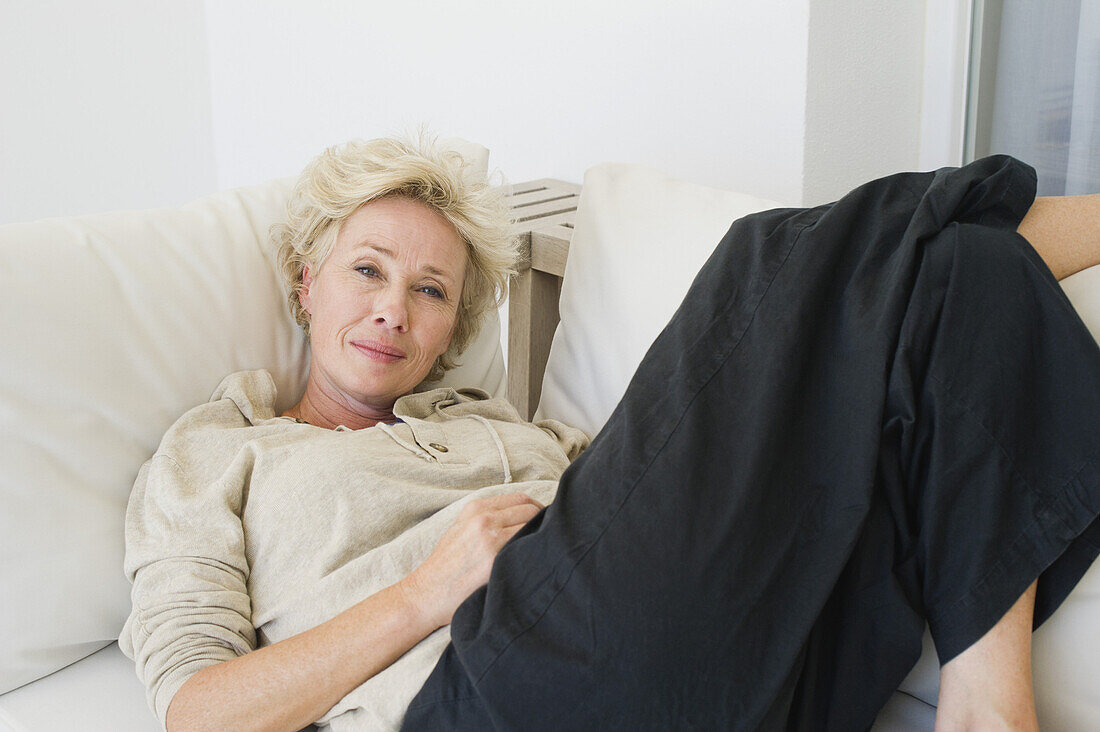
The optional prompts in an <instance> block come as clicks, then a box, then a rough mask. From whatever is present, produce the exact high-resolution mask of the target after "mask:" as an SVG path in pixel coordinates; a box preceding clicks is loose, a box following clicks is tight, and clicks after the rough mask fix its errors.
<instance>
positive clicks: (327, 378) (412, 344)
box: [299, 197, 466, 411]
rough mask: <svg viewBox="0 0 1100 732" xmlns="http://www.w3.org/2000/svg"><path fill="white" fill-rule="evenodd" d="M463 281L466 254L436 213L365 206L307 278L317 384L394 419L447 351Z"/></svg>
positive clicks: (404, 202) (410, 205) (404, 204)
mask: <svg viewBox="0 0 1100 732" xmlns="http://www.w3.org/2000/svg"><path fill="white" fill-rule="evenodd" d="M465 273H466V245H465V243H464V242H463V241H462V238H461V237H460V236H459V235H458V232H457V231H455V229H454V227H453V226H451V224H450V222H448V221H447V220H446V219H445V218H444V217H443V216H442V214H440V213H439V212H438V211H436V210H434V209H432V208H431V207H429V206H428V205H426V204H423V203H420V202H419V201H414V200H412V199H408V198H400V197H392V198H383V199H379V200H376V201H371V202H370V203H366V204H364V205H363V206H361V207H360V208H359V209H358V210H357V211H356V212H355V213H353V214H352V215H351V216H350V217H349V218H348V219H347V221H345V222H344V224H343V226H342V227H341V228H340V232H339V234H338V235H337V238H336V244H335V245H334V246H333V249H332V251H331V252H330V253H329V255H328V257H327V258H326V259H325V261H324V264H322V265H321V267H320V269H319V270H318V271H317V272H313V271H311V270H310V268H308V267H307V268H306V269H305V270H304V272H303V274H302V289H301V291H300V292H299V299H300V301H301V303H302V307H303V308H305V310H306V312H308V313H309V315H310V348H311V351H312V355H311V359H312V360H311V363H310V372H311V373H310V379H311V380H313V379H317V381H318V386H320V387H321V388H323V389H324V390H325V391H327V392H328V393H329V394H330V395H331V396H334V397H337V398H342V399H344V400H352V401H354V402H355V403H356V404H358V405H362V406H364V407H367V408H369V409H370V410H381V411H389V410H390V409H392V407H393V403H394V402H395V401H396V400H397V398H398V397H400V396H403V395H405V394H408V393H410V392H411V391H412V390H413V387H415V386H416V385H417V384H419V383H420V382H421V381H422V380H423V379H424V377H425V376H426V375H427V373H428V371H429V370H430V369H431V367H432V364H433V363H434V362H435V359H436V358H437V357H438V356H439V355H440V354H442V353H443V352H444V351H446V350H447V346H448V345H450V342H451V335H452V333H453V332H454V326H455V317H456V313H457V312H458V302H459V298H460V296H461V294H462V285H463V281H464V279H465ZM349 406H353V407H354V406H355V405H349Z"/></svg>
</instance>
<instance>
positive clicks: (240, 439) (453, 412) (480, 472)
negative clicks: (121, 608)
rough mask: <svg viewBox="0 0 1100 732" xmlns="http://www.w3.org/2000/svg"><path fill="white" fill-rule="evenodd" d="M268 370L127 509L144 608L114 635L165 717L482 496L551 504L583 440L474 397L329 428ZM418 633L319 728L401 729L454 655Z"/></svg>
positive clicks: (371, 579) (201, 427) (179, 430)
mask: <svg viewBox="0 0 1100 732" xmlns="http://www.w3.org/2000/svg"><path fill="white" fill-rule="evenodd" d="M274 404H275V384H274V382H273V381H272V379H271V376H270V374H268V372H266V371H243V372H239V373H236V374H232V375H231V376H229V377H227V378H226V379H225V380H224V381H223V382H222V384H221V385H220V386H219V387H218V389H217V390H216V391H215V393H214V395H213V397H212V398H211V401H210V402H209V403H207V404H204V405H201V406H199V407H196V408H195V409H192V410H191V411H189V412H188V413H187V414H185V415H184V416H183V417H181V418H180V419H179V421H177V422H176V423H175V424H174V425H173V426H172V428H171V429H170V430H169V431H168V433H167V434H166V435H165V436H164V439H163V441H162V442H161V445H160V448H159V449H158V450H157V452H156V454H155V455H154V456H153V457H152V458H151V459H150V460H149V461H148V462H147V463H146V464H145V465H144V466H143V467H142V469H141V471H140V473H139V474H138V478H137V481H136V483H135V484H134V490H133V493H132V494H131V496H130V502H129V506H128V507H127V511H126V563H125V568H126V573H127V575H128V576H129V578H130V581H131V582H132V583H133V592H132V600H133V610H132V612H131V614H130V617H129V619H128V620H127V621H126V624H125V626H124V627H123V629H122V634H121V635H120V637H119V645H120V646H121V648H122V650H123V652H124V653H126V655H128V656H129V657H130V658H132V659H134V661H135V663H136V666H137V674H138V676H139V678H141V680H142V681H143V682H144V683H145V685H146V688H147V690H148V691H147V693H148V700H149V704H150V706H151V707H152V709H153V710H154V711H155V712H156V714H157V716H158V717H159V719H160V721H161V724H162V725H163V724H164V720H165V715H166V714H167V710H168V704H169V702H171V700H172V697H173V696H174V695H175V693H176V692H177V691H178V690H179V688H180V686H182V685H183V683H184V682H185V681H186V680H187V679H188V678H189V677H190V676H191V675H193V674H194V673H196V672H198V671H199V670H200V669H202V668H204V667H206V666H210V665H213V664H216V663H219V662H221V661H225V660H229V659H232V658H234V657H235V656H237V655H241V654H244V653H248V652H249V651H251V650H254V649H255V648H257V647H260V646H264V645H267V644H270V643H275V642H277V641H279V640H282V639H284V638H287V637H290V636H292V635H294V634H296V633H299V632H301V631H303V630H307V629H309V628H312V627H314V626H316V625H319V624H320V623H322V622H324V621H325V620H327V619H329V618H331V617H333V616H334V615H336V614H338V613H340V612H341V611H343V610H345V609H346V608H348V607H350V606H352V605H354V604H355V603H357V602H359V601H360V600H362V599H363V598H365V597H368V596H369V595H371V594H373V593H375V592H377V591H379V590H381V589H383V588H384V587H386V586H388V585H391V584H393V583H394V582H396V581H398V580H400V579H401V578H402V577H404V576H405V575H407V574H408V573H409V572H410V571H412V570H413V569H414V568H415V567H416V566H417V565H419V564H420V563H421V562H422V561H423V560H424V559H425V558H426V557H427V556H428V554H429V553H431V550H432V549H433V548H434V547H435V544H436V542H437V541H438V540H439V537H440V536H441V535H442V534H443V532H444V531H445V530H446V528H447V527H448V526H450V525H451V523H452V522H453V521H454V519H455V517H456V516H457V515H458V512H459V511H460V510H461V508H462V506H463V505H464V504H465V503H467V502H468V501H469V500H471V499H472V498H475V497H478V496H487V495H496V494H500V493H509V492H519V491H522V492H525V493H527V494H528V495H530V496H531V497H532V498H534V499H535V500H538V501H540V502H543V503H549V502H550V501H551V500H552V499H553V496H554V492H555V490H556V488H557V481H558V478H559V477H560V476H561V474H562V472H563V471H564V470H565V468H566V467H567V466H568V465H569V463H570V461H572V460H573V459H574V458H575V457H576V456H577V455H578V454H580V452H581V450H583V449H584V448H585V447H586V446H587V444H588V438H587V437H586V436H585V435H584V433H583V432H581V431H580V430H577V429H573V428H571V427H567V426H565V425H563V424H561V423H560V422H555V421H552V420H548V421H544V422H540V423H538V424H537V425H536V424H531V423H529V422H524V421H523V420H522V419H520V417H519V415H518V414H517V412H516V411H515V409H514V408H513V407H512V406H511V405H510V404H509V403H508V402H507V401H505V400H503V399H490V398H489V397H488V395H487V394H485V393H484V392H482V391H480V390H476V389H471V390H465V389H464V390H460V391H457V392H456V391H455V390H454V389H435V390H432V391H427V392H423V393H419V394H410V395H408V396H404V397H402V398H400V399H398V400H397V403H396V404H395V405H394V414H395V415H396V416H398V417H400V418H401V419H402V420H403V422H401V423H397V424H393V425H376V426H374V427H370V428H367V429H362V430H349V429H346V428H344V427H338V428H337V429H335V430H327V429H322V428H318V427H313V426H311V425H308V424H300V423H297V422H296V421H295V420H293V419H290V418H287V417H277V416H276V415H275V412H274ZM448 639H449V629H448V628H441V629H439V630H437V631H436V632H434V633H433V634H431V635H430V636H428V637H427V638H426V639H424V640H423V641H421V642H420V643H419V644H418V645H417V646H415V647H414V648H413V649H412V650H410V651H409V652H408V653H406V654H405V655H404V656H402V657H401V658H400V659H399V660H398V661H397V662H395V663H394V664H393V665H392V666H390V667H389V668H388V669H386V670H385V671H383V672H382V673H380V674H378V675H377V676H375V677H374V678H372V679H369V680H368V681H367V682H365V683H364V684H362V685H361V686H359V687H358V688H356V689H354V690H353V691H352V692H351V693H349V694H348V695H347V696H345V697H344V698H343V699H342V700H341V701H340V702H339V703H337V704H336V706H334V707H333V708H332V709H331V710H329V711H328V712H327V713H326V714H325V715H324V717H322V718H321V719H320V720H318V725H319V726H321V727H324V726H325V725H330V726H331V729H333V730H350V729H357V730H358V729H371V730H376V729H391V728H396V727H397V726H399V725H400V723H401V719H402V717H403V716H404V712H405V707H406V706H407V705H408V703H409V702H410V701H411V700H412V697H413V696H414V695H415V694H416V692H417V691H418V690H419V688H420V686H421V685H422V684H423V682H424V680H425V679H426V678H427V676H428V674H429V673H430V672H431V670H432V668H433V667H434V665H435V662H436V661H437V660H438V658H439V655H440V654H441V653H442V652H443V649H444V647H445V646H446V644H447V641H448Z"/></svg>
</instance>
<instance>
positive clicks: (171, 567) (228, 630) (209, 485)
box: [119, 453, 256, 725]
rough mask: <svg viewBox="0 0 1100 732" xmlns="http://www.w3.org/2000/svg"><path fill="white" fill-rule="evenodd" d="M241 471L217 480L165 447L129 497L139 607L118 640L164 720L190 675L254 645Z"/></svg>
mask: <svg viewBox="0 0 1100 732" xmlns="http://www.w3.org/2000/svg"><path fill="white" fill-rule="evenodd" d="M233 475H239V473H238V471H233V470H228V471H226V472H224V473H222V474H221V475H220V476H219V477H218V479H216V480H213V481H209V480H206V478H207V477H208V476H201V475H195V474H194V472H193V471H185V470H184V468H182V467H181V465H180V463H179V462H177V460H175V459H174V458H173V457H172V456H170V455H169V454H163V453H158V454H157V455H155V456H154V457H153V458H152V459H150V460H149V461H148V462H147V463H145V465H144V466H142V468H141V470H140V472H139V473H138V477H137V480H136V482H135V484H134V488H133V492H132V493H131V496H130V501H129V504H128V506H127V510H126V561H125V570H126V574H127V576H128V578H129V579H130V581H131V583H132V584H133V589H132V592H131V599H132V603H133V607H132V610H131V613H130V617H129V618H128V619H127V620H126V623H125V625H124V627H123V629H122V633H121V635H120V636H119V646H120V647H121V648H122V651H123V652H124V653H125V654H126V655H127V656H129V657H130V658H132V659H133V660H134V662H135V664H136V669H137V675H138V678H140V679H141V681H142V682H143V683H144V684H145V687H146V698H147V701H148V703H149V706H150V707H151V708H152V710H153V711H154V712H155V713H156V715H157V717H158V718H159V719H160V722H161V725H164V724H165V719H166V717H167V713H168V705H169V704H170V703H171V701H172V698H173V697H174V696H175V694H176V692H177V691H178V690H179V688H180V687H181V686H183V684H184V682H186V681H187V679H188V678H190V677H191V676H192V675H193V674H195V673H197V672H198V671H200V670H202V669H203V668H205V667H207V666H212V665H215V664H218V663H220V662H222V661H228V660H231V659H233V658H235V657H237V656H240V655H243V654H245V653H248V652H249V651H251V650H254V649H255V648H256V632H255V629H254V628H253V627H252V623H251V602H250V600H249V596H248V590H247V587H246V583H247V580H248V563H247V560H246V558H245V544H244V531H243V528H242V525H241V520H240V515H241V503H242V493H243V490H244V487H243V482H244V478H243V476H241V477H240V478H239V479H236V480H234V479H233V478H232V476H233Z"/></svg>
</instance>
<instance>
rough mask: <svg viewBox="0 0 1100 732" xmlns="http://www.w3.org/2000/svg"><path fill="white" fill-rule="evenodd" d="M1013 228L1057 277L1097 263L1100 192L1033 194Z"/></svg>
mask: <svg viewBox="0 0 1100 732" xmlns="http://www.w3.org/2000/svg"><path fill="white" fill-rule="evenodd" d="M1016 231H1017V232H1019V233H1020V235H1021V236H1023V237H1024V238H1025V239H1027V240H1028V242H1030V243H1031V246H1033V247H1034V248H1035V251H1037V252H1038V253H1039V256H1040V257H1042V258H1043V261H1045V262H1046V263H1047V266H1048V267H1050V271H1051V272H1053V273H1054V276H1055V278H1057V279H1059V280H1061V279H1064V278H1066V277H1069V276H1070V275H1071V274H1074V273H1076V272H1080V271H1081V270H1083V269H1087V268H1089V267H1092V266H1095V265H1097V264H1100V194H1092V195H1088V196H1055V197H1049V198H1036V199H1035V202H1034V203H1032V204H1031V208H1030V209H1028V212H1027V215H1026V216H1024V220H1023V221H1021V222H1020V226H1019V227H1017V229H1016Z"/></svg>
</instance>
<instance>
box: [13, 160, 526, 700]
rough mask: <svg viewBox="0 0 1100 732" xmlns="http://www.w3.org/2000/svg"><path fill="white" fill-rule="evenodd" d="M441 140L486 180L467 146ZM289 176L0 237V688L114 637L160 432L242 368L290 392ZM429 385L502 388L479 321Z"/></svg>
mask: <svg viewBox="0 0 1100 732" xmlns="http://www.w3.org/2000/svg"><path fill="white" fill-rule="evenodd" d="M443 144H446V145H448V146H449V147H451V148H454V149H457V150H458V151H459V152H461V153H462V154H463V155H464V156H465V157H467V158H468V159H470V160H471V161H472V162H474V163H475V164H476V165H477V166H480V170H481V172H482V173H483V174H484V173H485V171H486V168H487V163H488V151H487V150H486V149H485V148H484V147H481V146H480V145H474V144H472V143H465V142H463V141H455V140H448V141H445V142H444V143H443ZM292 182H293V181H292V180H289V179H284V180H276V181H271V182H268V183H264V184H261V185H256V186H252V187H248V188H241V189H237V190H233V191H227V192H223V193H219V194H216V195H212V196H209V197H206V198H202V199H199V200H197V201H194V202H192V203H190V204H187V205H185V206H182V207H180V208H178V209H163V210H152V211H125V212H115V213H106V214H100V215H94V216H80V217H74V218H63V219H51V220H45V221H38V222H34V223H27V224H10V225H6V226H2V227H0V290H2V291H3V293H4V297H5V301H6V316H5V317H4V318H3V319H2V321H0V343H3V344H4V346H3V348H2V349H0V507H2V508H0V588H3V602H0V693H3V692H4V691H7V690H9V689H13V688H15V687H17V686H20V685H21V684H25V683H27V682H29V681H32V680H34V679H37V678H39V677H41V676H44V675H46V674H48V673H50V672H52V671H55V670H57V669H59V668H62V667H63V666H66V665H68V664H70V663H72V662H73V661H76V660H77V659H80V658H83V657H84V656H87V655H89V654H91V653H93V652H95V651H96V650H98V649H100V648H103V647H104V646H105V645H107V644H109V643H111V642H112V641H114V640H115V638H116V637H117V636H118V633H119V631H120V630H121V628H122V624H123V621H124V620H125V619H126V616H127V615H128V614H129V610H130V586H129V584H128V583H127V581H126V578H125V576H124V574H123V571H122V559H123V550H124V543H123V517H124V515H125V509H126V501H127V497H128V496H129V493H130V488H131V486H132V485H133V481H134V478H135V476H136V475H137V471H138V468H139V467H140V466H141V464H142V463H143V462H144V461H145V460H146V459H148V457H149V456H150V455H152V453H153V451H154V450H155V449H156V447H157V444H158V443H159V441H160V438H161V435H163V433H164V432H165V430H166V429H167V428H168V427H169V426H170V425H171V424H172V422H173V421H175V419H176V418H177V417H179V416H180V415H181V414H183V413H184V412H185V411H186V410H187V409H189V408H191V407H193V406H195V405H196V404H199V403H202V402H205V401H206V400H207V399H209V397H210V394H211V393H212V392H213V390H214V388H215V387H216V386H217V385H218V383H219V382H220V381H221V379H222V378H223V377H225V375H226V374H228V373H230V372H233V371H238V370H241V369H254V368H266V369H269V370H270V371H271V373H272V376H273V377H274V379H275V383H276V385H277V386H278V389H279V403H278V404H277V407H278V408H279V409H285V408H287V407H290V406H292V405H293V403H294V402H295V401H296V400H297V398H298V396H299V395H300V394H301V392H302V390H303V389H304V386H305V377H306V373H307V368H308V349H307V346H306V342H305V338H304V336H303V334H302V331H301V329H300V328H299V327H298V326H297V325H296V324H294V323H293V321H292V320H291V318H290V315H289V312H288V308H287V306H286V300H285V296H284V292H283V288H282V285H281V283H280V281H279V279H278V277H277V275H276V270H275V263H274V254H273V250H272V247H271V246H270V240H269V238H268V230H269V228H270V226H271V225H272V224H273V223H274V222H276V221H277V220H279V219H280V218H282V216H283V215H284V210H285V204H286V199H287V196H288V194H289V191H290V188H291V185H292ZM444 383H447V384H454V385H462V386H481V387H482V388H484V389H486V390H487V391H489V392H491V393H493V394H495V395H503V393H504V389H505V384H506V378H505V374H504V362H503V357H502V355H501V349H500V325H499V321H498V320H497V317H496V313H495V311H494V313H493V314H492V315H491V317H490V319H489V322H488V324H487V325H486V327H485V329H484V331H483V333H482V334H481V336H480V337H479V339H478V341H477V342H476V343H475V344H473V345H472V346H471V348H470V349H469V350H468V351H467V354H466V356H465V358H464V362H463V366H462V367H461V368H460V369H456V370H455V371H453V372H451V373H450V374H448V376H447V378H446V379H445V381H444Z"/></svg>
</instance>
